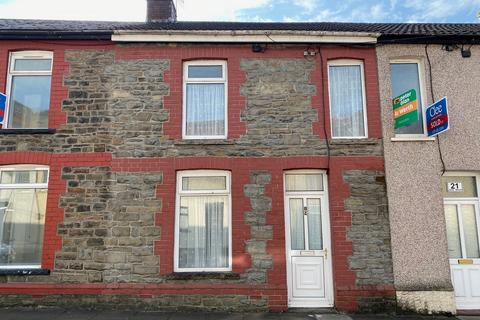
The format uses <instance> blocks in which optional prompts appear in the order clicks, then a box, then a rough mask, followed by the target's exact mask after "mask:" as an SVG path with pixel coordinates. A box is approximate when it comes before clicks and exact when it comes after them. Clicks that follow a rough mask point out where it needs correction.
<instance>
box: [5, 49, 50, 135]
mask: <svg viewBox="0 0 480 320" xmlns="http://www.w3.org/2000/svg"><path fill="white" fill-rule="evenodd" d="M22 59H39V60H41V59H51V60H52V63H51V64H50V70H48V71H15V70H14V66H15V61H17V60H22ZM52 72H53V52H51V51H14V52H10V55H9V59H8V74H7V87H6V95H7V100H6V106H5V114H4V117H3V129H9V120H10V119H9V113H10V112H9V111H10V99H11V98H12V82H13V77H14V76H22V75H23V76H50V77H51V76H52ZM51 94H52V88H51V86H50V96H51ZM49 109H50V108H49ZM16 129H23V128H16ZM29 129H47V128H29Z"/></svg>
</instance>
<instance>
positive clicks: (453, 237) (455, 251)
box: [445, 204, 462, 259]
mask: <svg viewBox="0 0 480 320" xmlns="http://www.w3.org/2000/svg"><path fill="white" fill-rule="evenodd" d="M445 221H446V223H447V241H448V256H449V257H450V259H458V258H461V257H462V249H461V245H460V230H459V228H458V217H457V206H456V205H452V204H446V205H445Z"/></svg>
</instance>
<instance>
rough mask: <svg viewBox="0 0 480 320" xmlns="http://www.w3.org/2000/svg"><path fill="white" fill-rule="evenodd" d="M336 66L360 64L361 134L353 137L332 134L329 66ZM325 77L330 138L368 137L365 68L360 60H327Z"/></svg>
mask: <svg viewBox="0 0 480 320" xmlns="http://www.w3.org/2000/svg"><path fill="white" fill-rule="evenodd" d="M332 66H333V67H334V66H336V67H338V66H360V75H361V81H362V104H363V128H364V135H363V136H353V137H334V136H333V121H332V99H331V97H332V92H331V90H330V67H332ZM327 77H328V105H329V107H330V112H329V114H330V136H331V137H332V139H367V138H368V115H367V95H366V88H365V68H364V64H363V61H362V60H358V59H334V60H329V61H328V62H327Z"/></svg>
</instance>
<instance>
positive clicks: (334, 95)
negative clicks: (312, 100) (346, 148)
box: [329, 65, 365, 137]
mask: <svg viewBox="0 0 480 320" xmlns="http://www.w3.org/2000/svg"><path fill="white" fill-rule="evenodd" d="M361 71H362V69H361V67H360V66H359V65H342V66H336V65H335V66H330V67H329V84H330V112H331V117H332V134H333V137H363V136H365V124H364V110H363V88H362V85H363V84H362V74H361Z"/></svg>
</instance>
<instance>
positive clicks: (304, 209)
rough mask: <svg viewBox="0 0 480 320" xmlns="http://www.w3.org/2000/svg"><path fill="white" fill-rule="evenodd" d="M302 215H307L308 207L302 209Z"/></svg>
mask: <svg viewBox="0 0 480 320" xmlns="http://www.w3.org/2000/svg"><path fill="white" fill-rule="evenodd" d="M303 215H305V216H306V215H308V207H303Z"/></svg>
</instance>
